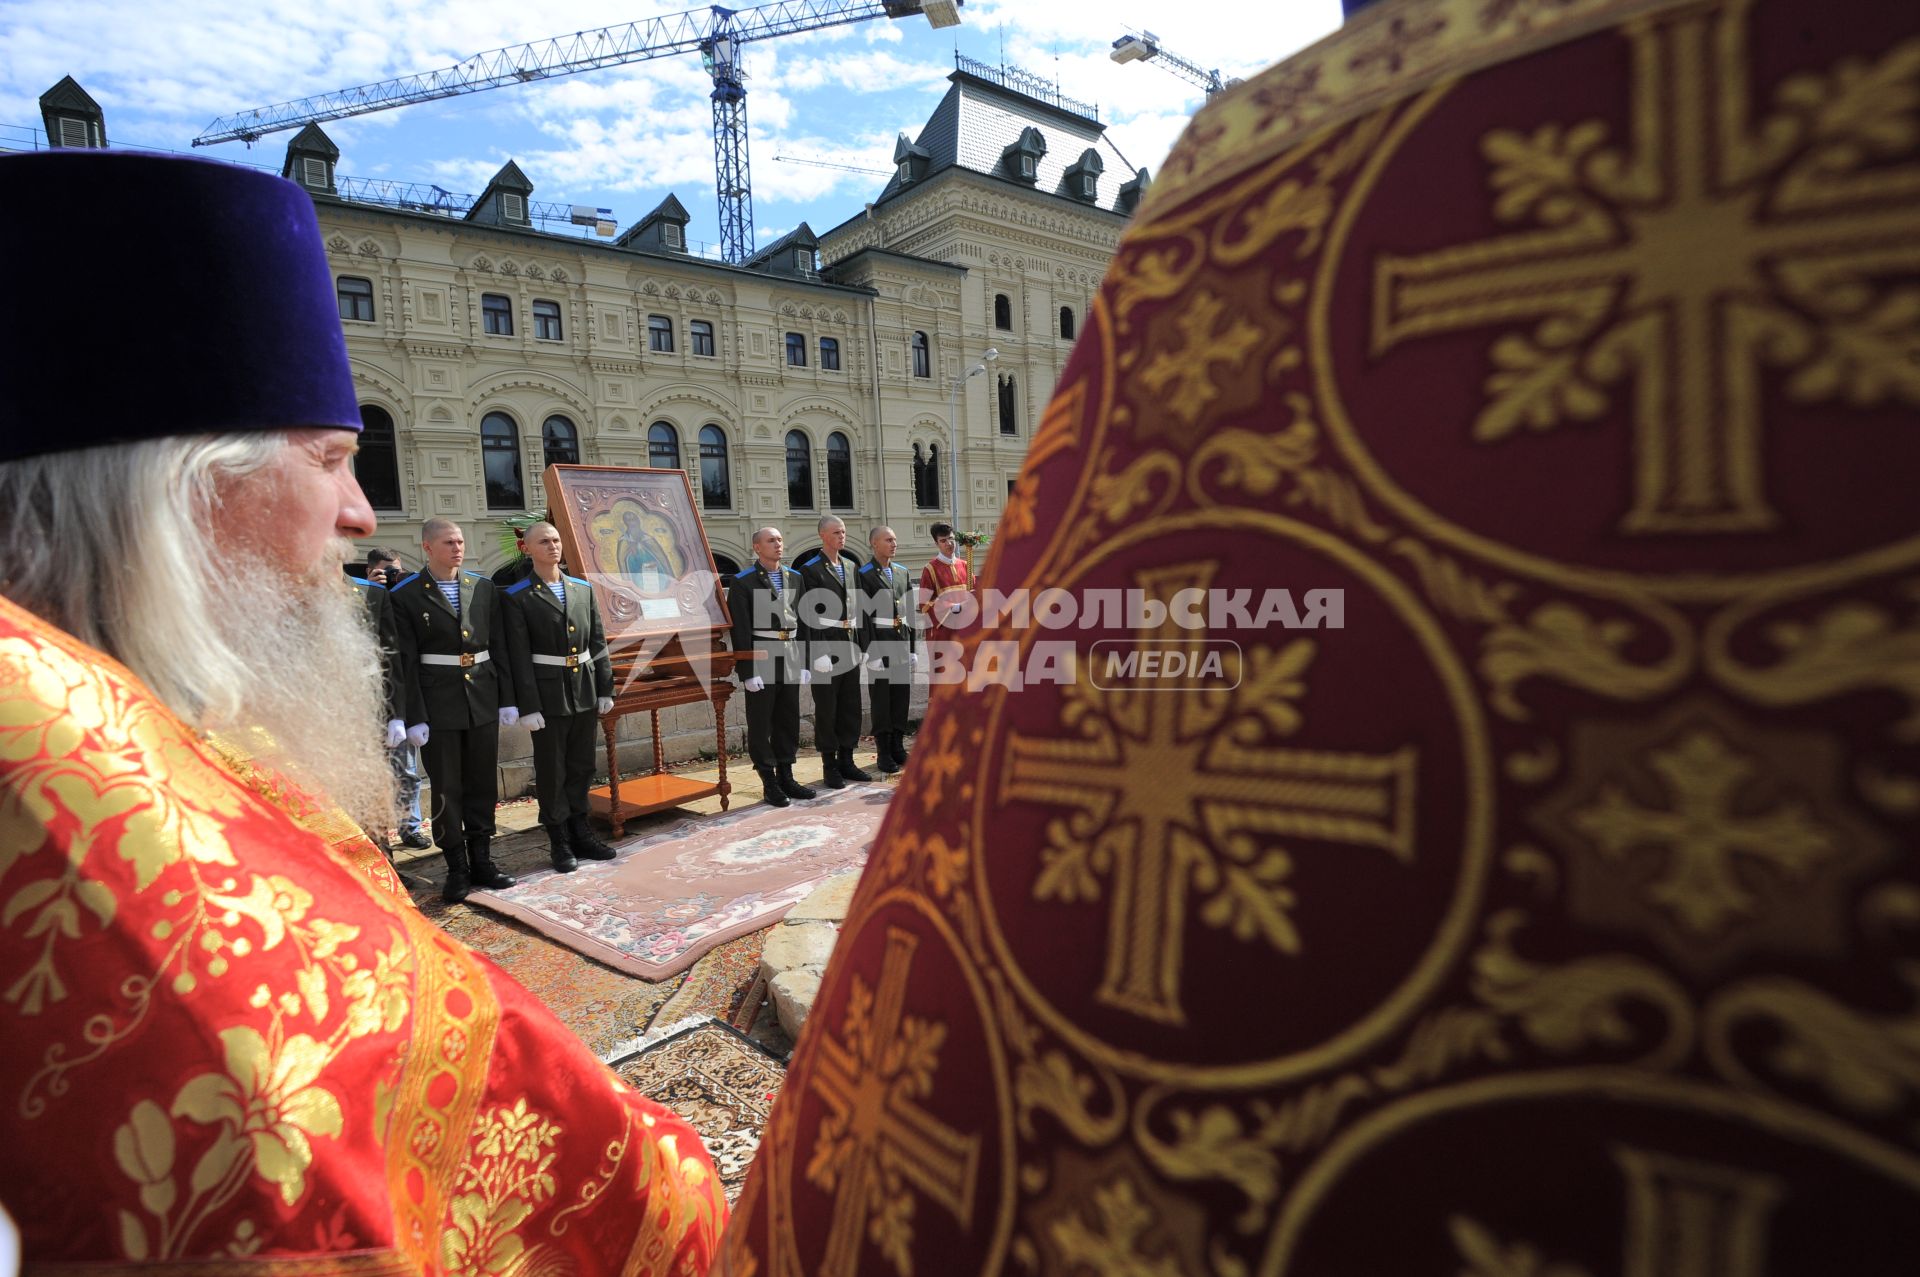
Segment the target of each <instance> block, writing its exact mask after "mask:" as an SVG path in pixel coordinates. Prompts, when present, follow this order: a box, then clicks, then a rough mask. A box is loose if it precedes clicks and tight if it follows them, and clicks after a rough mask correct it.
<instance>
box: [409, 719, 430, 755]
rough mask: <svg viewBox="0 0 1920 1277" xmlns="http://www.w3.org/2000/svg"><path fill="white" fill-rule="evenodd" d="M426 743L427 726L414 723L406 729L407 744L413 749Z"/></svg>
mask: <svg viewBox="0 0 1920 1277" xmlns="http://www.w3.org/2000/svg"><path fill="white" fill-rule="evenodd" d="M426 743H427V725H426V724H425V723H415V724H414V725H413V726H412V727H409V728H408V729H407V744H409V745H411V746H413V747H414V748H415V749H419V748H420V747H421V746H422V745H424V744H426Z"/></svg>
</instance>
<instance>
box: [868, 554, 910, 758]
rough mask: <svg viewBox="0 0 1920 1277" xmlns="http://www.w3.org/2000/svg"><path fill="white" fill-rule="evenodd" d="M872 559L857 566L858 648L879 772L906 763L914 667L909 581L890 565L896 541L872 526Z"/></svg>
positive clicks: (904, 573) (899, 568) (905, 572)
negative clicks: (868, 678)
mask: <svg viewBox="0 0 1920 1277" xmlns="http://www.w3.org/2000/svg"><path fill="white" fill-rule="evenodd" d="M867 541H868V544H870V545H872V546H873V558H872V560H871V561H870V562H867V563H865V564H862V565H861V568H860V571H859V572H858V573H857V574H856V579H857V580H858V581H859V583H860V595H861V599H862V600H863V601H862V604H861V608H860V613H861V631H862V634H863V635H864V638H863V640H862V646H863V647H864V648H865V649H866V653H867V668H868V669H869V670H871V671H872V678H873V681H872V682H871V683H870V684H868V690H867V699H868V703H869V704H870V705H871V706H872V713H873V745H874V750H875V752H876V753H877V754H878V755H879V767H880V770H881V771H883V772H897V771H899V770H900V769H901V768H902V767H903V766H905V765H906V761H907V709H908V705H909V703H910V702H911V701H912V699H913V667H914V666H916V665H918V664H919V663H920V654H919V653H918V652H917V651H915V650H914V649H915V648H916V647H917V646H918V645H919V638H918V635H917V632H916V631H915V628H914V623H913V622H914V615H913V581H912V579H911V578H909V577H908V576H907V570H906V569H905V568H903V567H895V566H894V562H893V556H894V552H895V551H897V550H898V549H899V548H900V538H899V537H897V536H895V535H894V532H893V529H892V528H888V527H878V528H875V529H874V530H873V533H872V535H871V536H869V537H868V538H867Z"/></svg>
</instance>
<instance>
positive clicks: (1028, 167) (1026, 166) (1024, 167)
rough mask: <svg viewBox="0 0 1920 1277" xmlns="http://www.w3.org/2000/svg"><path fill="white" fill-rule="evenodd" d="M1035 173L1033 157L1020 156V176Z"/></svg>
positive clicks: (1029, 175)
mask: <svg viewBox="0 0 1920 1277" xmlns="http://www.w3.org/2000/svg"><path fill="white" fill-rule="evenodd" d="M1033 175H1034V167H1033V157H1032V156H1031V155H1022V156H1021V157H1020V176H1021V177H1032V176H1033Z"/></svg>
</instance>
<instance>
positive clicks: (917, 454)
mask: <svg viewBox="0 0 1920 1277" xmlns="http://www.w3.org/2000/svg"><path fill="white" fill-rule="evenodd" d="M913 504H914V507H915V508H916V509H920V510H924V509H926V508H927V456H926V453H924V452H922V451H921V449H920V445H919V444H917V443H916V444H914V445H913Z"/></svg>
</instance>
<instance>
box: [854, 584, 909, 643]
mask: <svg viewBox="0 0 1920 1277" xmlns="http://www.w3.org/2000/svg"><path fill="white" fill-rule="evenodd" d="M858 580H859V582H860V592H861V593H862V594H864V595H866V601H865V603H864V604H863V605H862V606H861V609H860V611H861V626H860V632H861V640H860V645H861V646H862V647H864V648H866V649H867V650H868V651H872V650H873V645H874V644H875V643H891V642H893V641H895V640H899V641H900V642H902V643H905V644H906V650H907V651H909V652H911V651H912V650H913V649H914V648H915V647H917V646H919V642H920V635H919V631H918V630H916V629H914V627H913V626H914V622H915V621H917V620H918V619H919V617H918V615H917V614H916V613H915V611H914V599H913V590H914V577H913V574H912V573H910V572H908V571H907V569H906V568H905V567H904V566H902V565H901V564H899V563H895V564H894V565H893V583H892V584H891V585H889V584H888V583H887V576H886V573H884V572H882V571H881V570H880V565H879V564H877V563H874V562H872V561H868V562H866V563H862V564H861V565H860V575H859V577H858ZM895 620H898V621H899V622H900V624H899V625H893V624H891V622H893V621H895Z"/></svg>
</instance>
